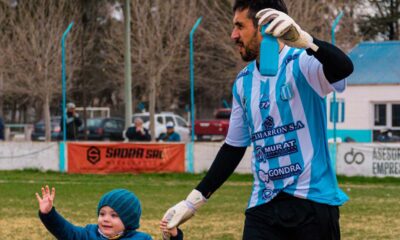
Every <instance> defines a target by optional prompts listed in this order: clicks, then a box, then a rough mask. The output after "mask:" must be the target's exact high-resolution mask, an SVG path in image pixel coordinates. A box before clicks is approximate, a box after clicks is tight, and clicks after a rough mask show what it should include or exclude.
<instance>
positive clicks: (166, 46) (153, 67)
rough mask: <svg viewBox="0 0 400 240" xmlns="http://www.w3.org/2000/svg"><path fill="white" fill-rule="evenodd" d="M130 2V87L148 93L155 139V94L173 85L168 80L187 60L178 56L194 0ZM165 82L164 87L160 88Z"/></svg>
mask: <svg viewBox="0 0 400 240" xmlns="http://www.w3.org/2000/svg"><path fill="white" fill-rule="evenodd" d="M131 3H132V6H131V19H132V38H131V39H132V69H133V70H132V73H133V75H134V76H133V78H132V82H133V84H132V87H133V88H134V89H135V88H140V90H141V91H137V92H142V94H143V93H145V95H143V98H142V99H146V98H147V96H149V97H148V98H147V99H146V100H148V102H149V110H150V119H151V122H150V131H151V135H152V138H153V139H155V138H156V137H157V136H155V129H154V121H153V120H154V113H155V110H156V97H157V96H163V95H164V94H167V93H168V92H169V91H170V90H172V89H173V88H174V87H175V86H176V85H173V84H172V83H174V81H173V78H174V77H177V75H179V73H180V71H179V69H180V68H182V66H183V64H187V63H184V62H185V61H184V59H182V52H183V49H184V48H186V43H187V42H186V40H187V37H188V34H189V31H190V28H191V27H192V25H193V24H194V21H195V14H194V11H195V1H181V0H169V1H164V0H149V1H140V0H134V1H131ZM174 73H175V74H174ZM178 78H179V77H178ZM166 85H168V87H166V88H163V87H164V86H166ZM161 86H163V87H161ZM146 93H148V94H146ZM158 100H159V102H160V99H158Z"/></svg>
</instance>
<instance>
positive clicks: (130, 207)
mask: <svg viewBox="0 0 400 240" xmlns="http://www.w3.org/2000/svg"><path fill="white" fill-rule="evenodd" d="M104 206H109V207H110V208H112V209H113V210H114V211H115V212H116V213H117V214H118V216H119V218H121V221H122V223H123V224H124V226H125V230H135V229H137V228H139V220H140V215H141V214H142V208H141V206H140V201H139V199H138V198H137V197H136V196H135V194H133V193H132V192H130V191H128V190H126V189H115V190H112V191H111V192H108V193H106V194H104V195H103V196H102V197H101V199H100V202H99V205H98V206H97V216H98V215H99V213H100V209H101V208H102V207H104Z"/></svg>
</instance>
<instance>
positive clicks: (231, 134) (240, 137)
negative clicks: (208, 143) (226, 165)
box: [225, 81, 250, 147]
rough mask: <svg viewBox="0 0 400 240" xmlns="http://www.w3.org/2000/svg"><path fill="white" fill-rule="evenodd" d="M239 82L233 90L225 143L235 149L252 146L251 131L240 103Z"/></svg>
mask: <svg viewBox="0 0 400 240" xmlns="http://www.w3.org/2000/svg"><path fill="white" fill-rule="evenodd" d="M237 82H238V81H236V82H235V84H234V86H233V90H232V92H233V101H232V113H231V117H230V120H229V129H228V134H227V136H226V139H225V142H226V143H227V144H229V145H231V146H234V147H247V146H249V145H250V129H249V124H248V122H247V118H246V114H245V111H244V109H243V106H242V104H241V102H240V96H239V93H238V88H237Z"/></svg>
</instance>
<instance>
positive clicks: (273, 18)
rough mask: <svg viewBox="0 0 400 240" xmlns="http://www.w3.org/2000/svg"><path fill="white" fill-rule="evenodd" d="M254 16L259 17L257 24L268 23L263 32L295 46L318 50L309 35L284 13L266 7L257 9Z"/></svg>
mask: <svg viewBox="0 0 400 240" xmlns="http://www.w3.org/2000/svg"><path fill="white" fill-rule="evenodd" d="M256 18H258V19H259V20H258V25H259V26H262V25H265V24H267V23H270V24H269V26H268V27H267V28H266V29H265V33H266V34H270V35H273V36H274V37H276V38H278V39H279V40H280V41H281V42H283V43H284V44H286V45H288V46H291V47H295V48H305V49H307V48H311V49H312V50H313V51H314V52H316V51H317V50H318V46H317V45H315V44H314V43H313V38H312V37H311V35H310V34H308V33H307V32H305V31H303V30H302V29H301V28H300V26H299V25H297V23H296V22H295V21H294V20H293V19H292V18H291V17H289V16H288V15H287V14H286V13H283V12H280V11H277V10H275V9H272V8H266V9H263V10H261V11H259V12H258V13H257V15H256Z"/></svg>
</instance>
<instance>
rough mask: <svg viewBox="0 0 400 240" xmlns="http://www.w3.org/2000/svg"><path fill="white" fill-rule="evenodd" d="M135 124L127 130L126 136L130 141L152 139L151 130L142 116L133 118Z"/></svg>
mask: <svg viewBox="0 0 400 240" xmlns="http://www.w3.org/2000/svg"><path fill="white" fill-rule="evenodd" d="M133 123H134V126H132V127H129V128H128V129H127V130H126V134H125V135H126V137H127V138H128V139H129V141H146V142H148V141H151V136H150V134H149V130H147V129H146V128H145V127H144V126H143V120H142V119H141V118H140V117H137V118H135V120H133Z"/></svg>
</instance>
